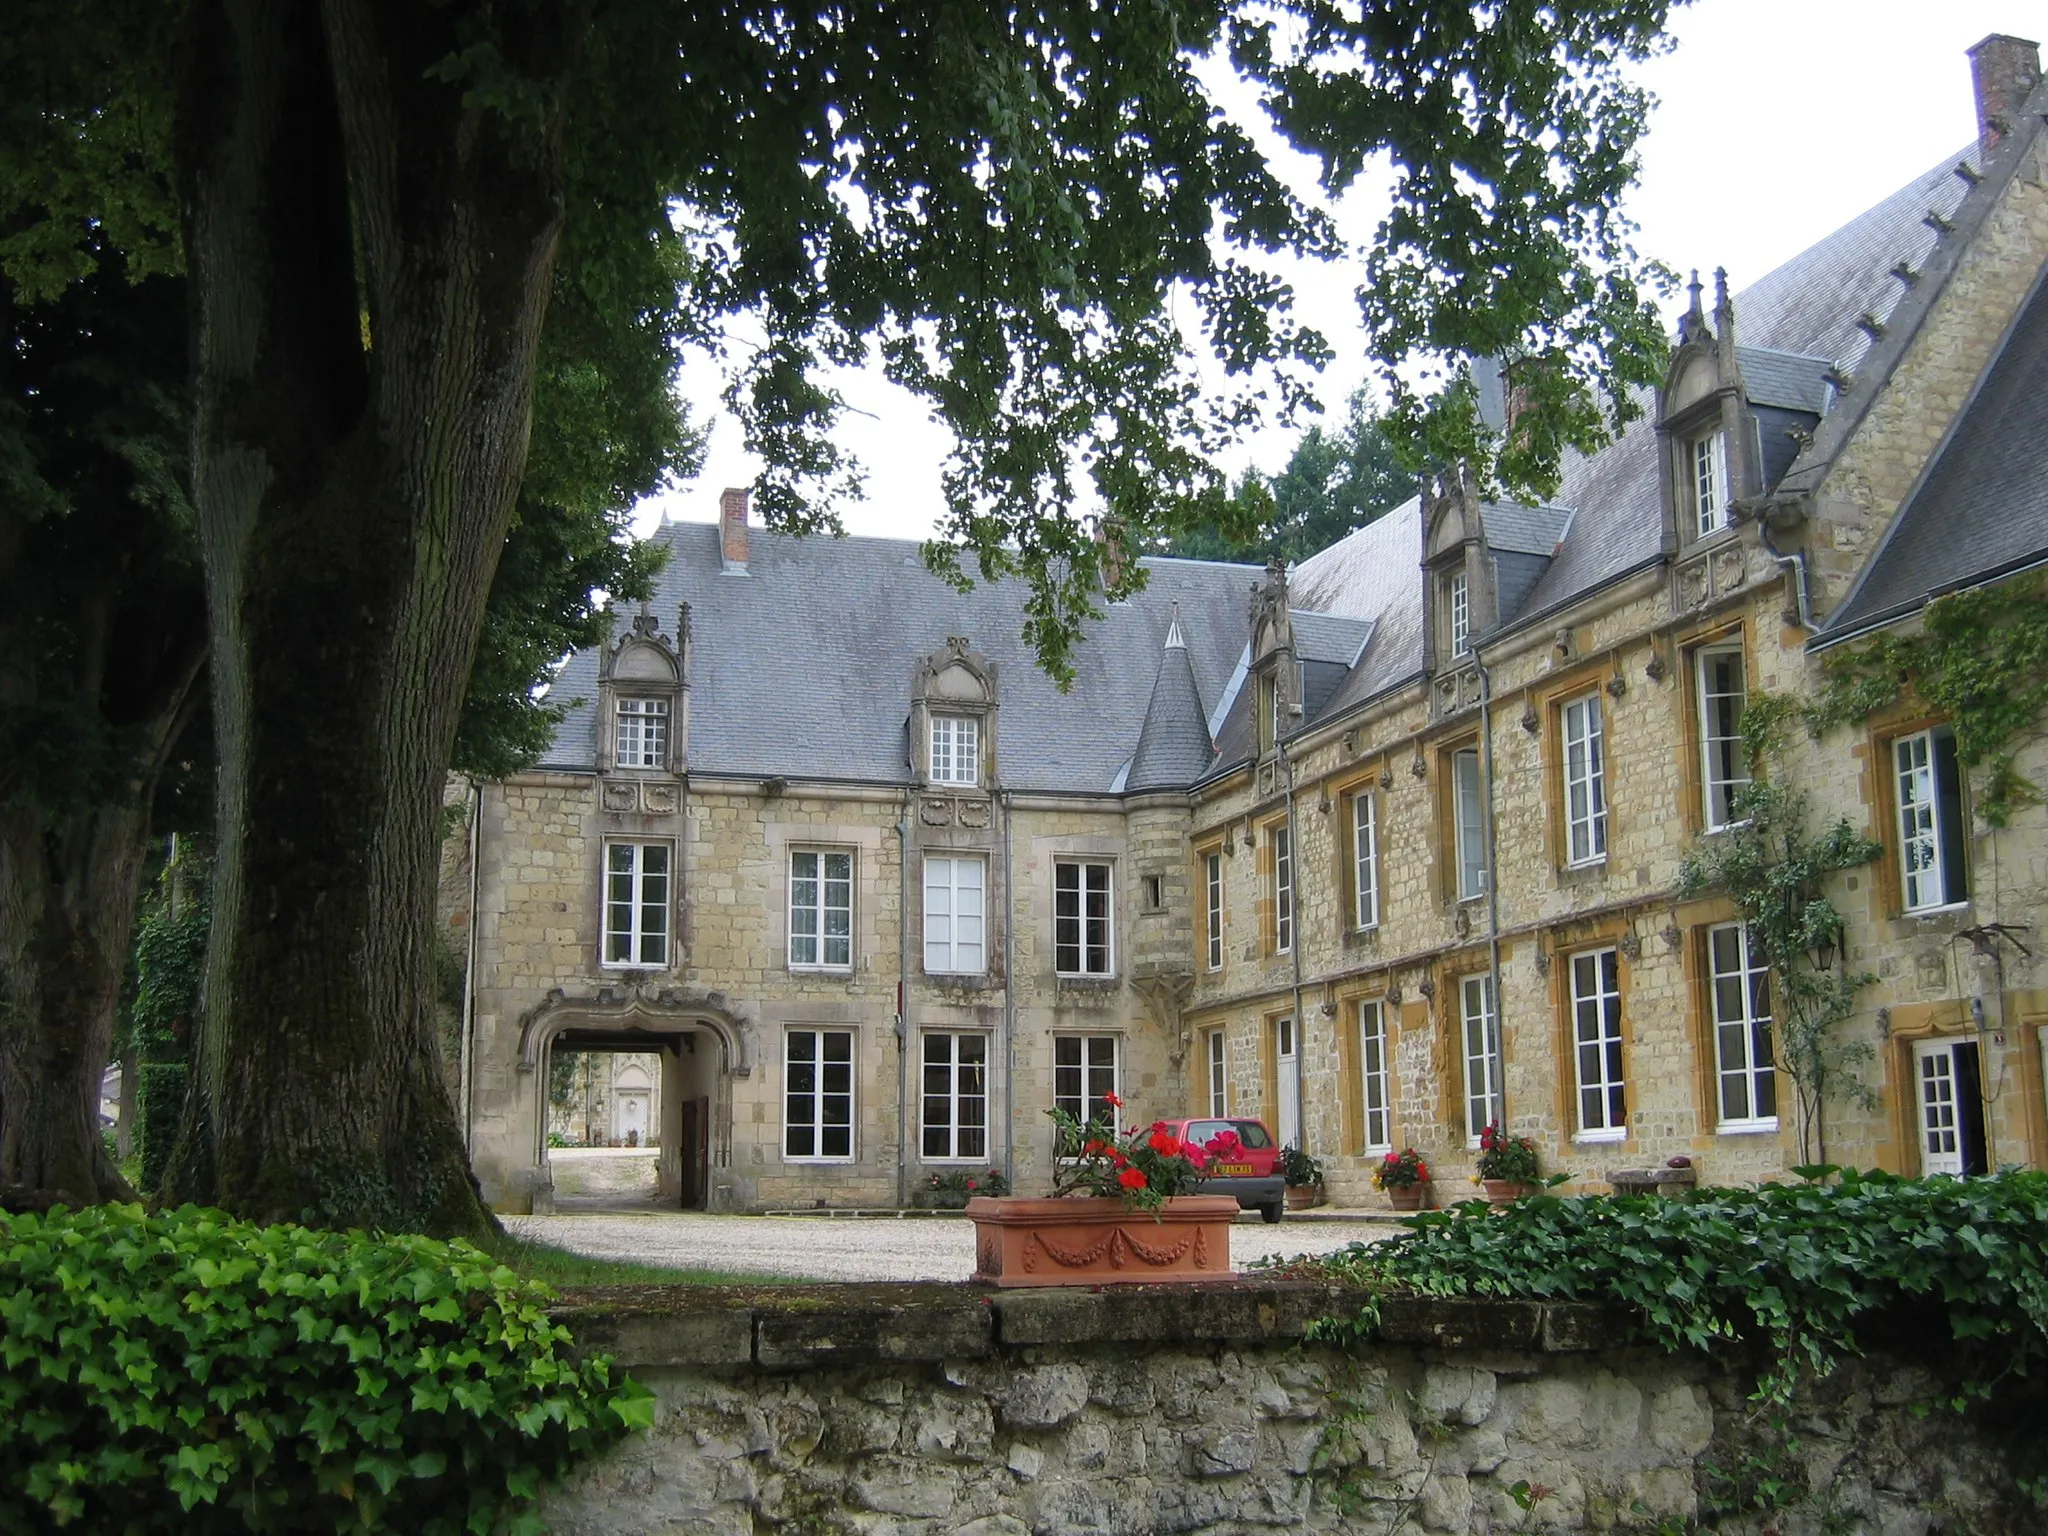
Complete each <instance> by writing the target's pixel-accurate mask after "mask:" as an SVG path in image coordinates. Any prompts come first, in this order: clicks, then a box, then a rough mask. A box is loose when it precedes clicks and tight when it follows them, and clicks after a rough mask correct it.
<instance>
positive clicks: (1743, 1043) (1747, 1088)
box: [1707, 923, 1778, 1131]
mask: <svg viewBox="0 0 2048 1536" xmlns="http://www.w3.org/2000/svg"><path fill="white" fill-rule="evenodd" d="M1707 962H1708V968H1709V971H1710V974H1711V985H1712V987H1713V1008H1714V1053H1715V1058H1716V1060H1715V1064H1716V1068H1717V1071H1718V1074H1719V1077H1720V1086H1721V1129H1722V1130H1724V1131H1730V1130H1734V1131H1741V1130H1773V1129H1775V1128H1776V1127H1777V1124H1778V1080H1777V1072H1776V1069H1775V1066H1774V1063H1773V1061H1772V1057H1771V984H1770V976H1769V973H1768V972H1766V970H1765V969H1764V963H1763V961H1762V959H1761V958H1760V957H1759V956H1758V955H1757V954H1756V952H1755V949H1754V947H1753V946H1752V945H1751V943H1750V939H1749V930H1748V929H1747V928H1745V927H1743V925H1742V924H1740V923H1727V924H1724V925H1723V926H1721V927H1718V928H1711V929H1709V930H1708V931H1707Z"/></svg>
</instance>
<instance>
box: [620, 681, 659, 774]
mask: <svg viewBox="0 0 2048 1536" xmlns="http://www.w3.org/2000/svg"><path fill="white" fill-rule="evenodd" d="M615 718H616V721H617V726H618V734H617V741H616V746H617V750H618V765H619V766H620V767H621V768H665V767H667V766H668V700H667V699H633V698H624V697H622V698H620V699H619V701H618V705H617V709H616V711H615Z"/></svg>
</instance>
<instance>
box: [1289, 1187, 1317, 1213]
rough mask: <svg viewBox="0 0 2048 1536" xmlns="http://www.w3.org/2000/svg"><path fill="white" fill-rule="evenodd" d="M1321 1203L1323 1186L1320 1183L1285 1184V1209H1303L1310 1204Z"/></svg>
mask: <svg viewBox="0 0 2048 1536" xmlns="http://www.w3.org/2000/svg"><path fill="white" fill-rule="evenodd" d="M1322 1203H1323V1186H1322V1185H1320V1184H1290V1185H1288V1186H1287V1209H1289V1210H1290V1211H1305V1210H1307V1209H1309V1207H1310V1206H1316V1205H1321V1204H1322Z"/></svg>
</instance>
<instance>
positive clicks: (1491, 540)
mask: <svg viewBox="0 0 2048 1536" xmlns="http://www.w3.org/2000/svg"><path fill="white" fill-rule="evenodd" d="M1482 515H1483V516H1484V517H1485V519H1486V547H1487V548H1488V549H1492V550H1496V551H1499V550H1507V551H1509V552H1511V553H1513V554H1517V555H1541V556H1542V557H1543V558H1544V559H1546V560H1548V559H1549V558H1550V557H1551V556H1552V555H1554V554H1556V553H1557V546H1558V545H1559V544H1561V543H1562V542H1564V536H1565V530H1566V529H1568V528H1569V527H1571V523H1572V514H1571V510H1570V509H1569V508H1567V507H1525V506H1523V505H1521V503H1519V502H1513V501H1495V502H1489V503H1487V505H1486V509H1485V511H1484V513H1483V514H1482Z"/></svg>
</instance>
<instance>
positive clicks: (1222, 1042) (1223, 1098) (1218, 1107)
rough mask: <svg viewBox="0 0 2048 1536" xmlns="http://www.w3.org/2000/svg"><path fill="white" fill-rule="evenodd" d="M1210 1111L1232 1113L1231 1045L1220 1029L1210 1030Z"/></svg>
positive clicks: (1215, 1113) (1217, 1114)
mask: <svg viewBox="0 0 2048 1536" xmlns="http://www.w3.org/2000/svg"><path fill="white" fill-rule="evenodd" d="M1208 1056H1209V1113H1210V1114H1212V1115H1216V1116H1223V1115H1227V1114H1229V1113H1230V1047H1229V1043H1228V1041H1227V1039H1226V1037H1225V1036H1224V1033H1223V1031H1222V1030H1220V1029H1212V1030H1210V1031H1209V1044H1208Z"/></svg>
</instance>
